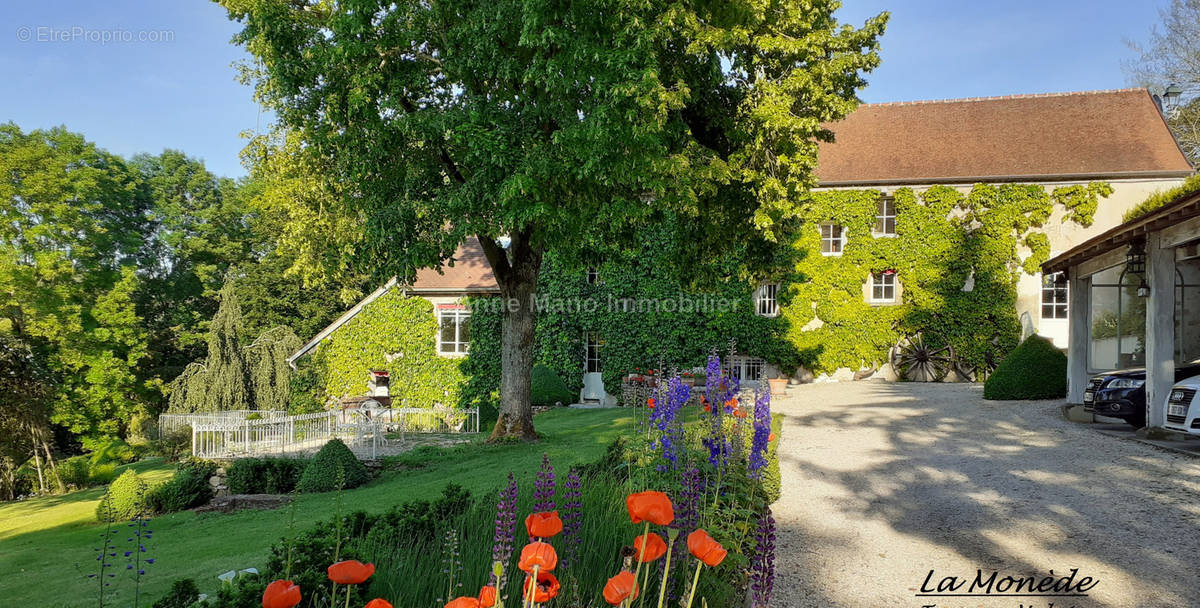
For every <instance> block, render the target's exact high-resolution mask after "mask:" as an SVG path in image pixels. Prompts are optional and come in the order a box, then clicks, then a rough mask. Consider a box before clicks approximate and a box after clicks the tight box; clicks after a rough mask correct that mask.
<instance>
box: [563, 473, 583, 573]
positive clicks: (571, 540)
mask: <svg viewBox="0 0 1200 608" xmlns="http://www.w3.org/2000/svg"><path fill="white" fill-rule="evenodd" d="M582 488H583V481H582V480H581V479H579V472H578V471H576V470H575V469H574V468H572V469H571V470H570V472H568V473H567V481H566V483H564V484H563V512H562V520H563V545H564V551H563V558H562V560H561V562H560V563H561V565H562V567H564V568H566V567H569V566H570V565H571V564H572V563H574V562H575V560H576V559H577V558H578V557H579V547H580V544H582V542H583V537H582V536H581V535H580V532H581V531H582V528H583V503H582V502H581V500H580V499H581V497H582V496H583V492H582Z"/></svg>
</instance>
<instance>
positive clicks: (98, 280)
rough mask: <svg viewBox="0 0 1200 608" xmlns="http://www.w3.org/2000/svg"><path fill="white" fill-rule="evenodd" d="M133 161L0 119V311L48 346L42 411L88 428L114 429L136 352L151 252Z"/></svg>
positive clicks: (123, 413) (145, 204) (18, 333)
mask: <svg viewBox="0 0 1200 608" xmlns="http://www.w3.org/2000/svg"><path fill="white" fill-rule="evenodd" d="M149 207H150V201H149V197H148V196H147V194H146V191H145V190H144V189H143V188H142V186H141V179H140V176H139V174H138V172H137V171H135V170H134V169H132V168H130V167H129V166H128V164H127V163H125V162H124V161H123V160H122V159H121V158H119V157H116V156H113V155H111V154H109V153H107V152H105V151H103V150H101V149H99V148H97V147H96V146H95V145H94V144H92V143H91V142H88V141H86V140H85V139H84V138H83V137H82V136H81V135H79V134H77V133H71V132H69V131H67V130H66V129H64V128H61V127H59V128H54V129H49V130H34V131H30V132H28V133H25V132H22V131H21V129H19V128H18V127H17V126H16V125H14V124H11V123H9V124H5V125H0V316H2V317H3V318H4V320H5V323H4V326H5V327H4V328H3V329H4V330H5V331H7V332H8V333H10V334H12V335H13V336H14V337H16V338H17V339H20V340H24V341H40V342H42V343H44V344H46V345H47V352H48V353H49V354H48V357H47V364H48V365H49V366H50V367H51V369H52V371H54V372H55V373H56V374H57V375H58V377H59V378H60V382H59V383H58V384H57V386H56V406H55V412H54V416H53V419H54V421H55V422H58V423H60V424H63V425H64V426H66V427H67V428H68V429H70V430H71V431H73V432H76V433H81V434H85V435H87V436H89V437H93V438H94V437H98V436H103V435H116V434H119V433H121V432H122V431H123V425H124V424H125V422H126V421H127V419H128V416H127V414H128V412H129V411H131V409H132V407H133V404H136V403H137V400H138V399H140V398H142V396H143V395H142V389H143V386H142V385H141V384H140V383H139V382H138V378H137V375H136V373H135V369H134V368H136V366H137V365H138V364H139V361H140V360H141V359H142V357H143V356H144V353H145V338H144V336H143V335H142V334H141V333H140V331H139V329H138V327H137V325H138V319H137V316H136V314H135V312H134V310H133V301H132V294H133V292H134V291H135V290H136V289H137V285H138V278H137V276H135V273H134V269H135V268H137V267H138V266H139V265H142V264H144V263H145V261H146V260H147V259H148V258H149V257H151V255H152V253H151V252H150V248H149V246H148V239H147V234H148V231H149V229H148V226H149V217H148V212H149Z"/></svg>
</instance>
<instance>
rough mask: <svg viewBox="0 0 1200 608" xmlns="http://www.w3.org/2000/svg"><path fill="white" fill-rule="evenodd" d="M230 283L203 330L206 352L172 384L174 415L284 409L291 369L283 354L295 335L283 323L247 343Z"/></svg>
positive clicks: (297, 344)
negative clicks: (206, 353)
mask: <svg viewBox="0 0 1200 608" xmlns="http://www.w3.org/2000/svg"><path fill="white" fill-rule="evenodd" d="M243 334H244V327H243V321H242V311H241V307H240V306H239V305H238V299H237V294H236V293H235V292H234V289H233V283H232V282H227V283H226V284H225V286H224V287H223V288H222V289H221V305H220V307H219V308H218V309H217V314H216V315H215V316H214V317H213V320H212V324H211V325H210V326H209V330H208V356H207V357H206V358H205V360H204V361H197V362H194V363H191V364H189V365H188V366H187V367H186V368H184V370H183V373H182V374H180V375H179V377H178V378H176V379H175V381H174V382H172V383H171V387H170V395H169V401H168V407H167V411H168V412H170V413H173V414H187V413H194V412H220V411H226V410H241V409H253V410H284V409H287V406H288V392H289V387H290V384H291V379H292V370H291V368H290V367H288V365H287V357H288V355H290V354H291V353H292V352H294V351H295V350H296V349H298V348H300V345H301V341H300V338H298V337H296V334H295V333H293V332H292V330H291V329H289V328H287V327H283V326H279V327H274V328H271V329H268V330H267V331H264V332H263V333H262V334H260V335H259V336H258V338H257V339H255V340H254V342H252V343H251V344H249V345H246V344H245V340H244V338H243Z"/></svg>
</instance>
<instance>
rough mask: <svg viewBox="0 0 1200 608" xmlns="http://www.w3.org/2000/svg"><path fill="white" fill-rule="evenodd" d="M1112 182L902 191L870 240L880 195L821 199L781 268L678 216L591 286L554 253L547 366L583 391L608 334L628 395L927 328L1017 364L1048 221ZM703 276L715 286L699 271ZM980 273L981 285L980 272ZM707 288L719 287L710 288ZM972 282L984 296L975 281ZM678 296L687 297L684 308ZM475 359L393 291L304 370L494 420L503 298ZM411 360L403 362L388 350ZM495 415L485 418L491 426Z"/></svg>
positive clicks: (841, 360) (548, 273) (541, 325)
mask: <svg viewBox="0 0 1200 608" xmlns="http://www.w3.org/2000/svg"><path fill="white" fill-rule="evenodd" d="M1111 191H1112V190H1111V188H1110V187H1109V186H1108V185H1107V184H1104V183H1093V184H1089V185H1075V186H1063V187H1059V188H1055V189H1052V190H1047V189H1046V188H1044V187H1042V186H1035V185H1020V184H1006V185H988V184H981V185H977V186H975V187H973V188H972V189H970V191H969V192H963V191H961V190H959V189H955V188H952V187H948V186H935V187H932V188H930V189H928V190H925V191H923V192H920V193H917V192H915V191H913V190H911V189H900V190H897V191H896V192H894V193H893V195H892V196H893V199H894V201H895V209H896V216H897V221H896V235H895V236H891V237H877V236H873V235H872V234H871V231H872V229H873V227H874V225H875V217H876V213H877V208H878V202H879V200H880V197H881V196H882V195H881V193H880V192H879V191H877V190H837V191H824V192H815V193H812V194H811V195H810V199H809V201H807V203H808V204H807V205H806V206H805V207H804V209H805V210H804V212H803V214H802V216H801V217H800V218H797V219H798V220H799V222H800V223H799V225H800V226H801V228H799V229H798V231H797V232H796V233H795V235H794V236H795V238H794V240H792V241H791V242H788V243H783V244H781V245H779V248H780V249H781V253H780V259H784V260H788V262H787V263H786V264H785V265H784V268H783V269H782V270H776V271H775V272H773V273H766V274H765V275H764V276H763V277H752V276H748V275H746V274H745V272H744V268H743V267H742V266H743V265H742V264H741V263H740V262H739V261H738V260H737V259H728V260H700V261H696V262H695V263H694V264H680V263H678V262H677V261H676V260H675V259H674V258H673V257H672V255H673V254H672V252H673V251H676V250H677V249H676V248H673V247H671V246H670V243H671V240H672V239H674V238H677V236H676V235H677V233H676V232H675V230H674V228H673V227H672V226H669V225H664V226H657V227H653V228H649V229H647V230H646V231H645V239H644V243H645V245H644V246H643V247H641V248H640V249H639V250H637V251H632V252H629V253H627V254H625V255H621V256H619V257H615V258H611V259H607V260H605V261H604V262H602V263H601V264H599V265H598V266H597V268H596V269H597V270H598V276H599V280H598V281H597V282H595V283H589V282H588V279H587V273H586V271H585V270H584V269H581V268H572V267H568V266H565V265H564V264H563V263H562V262H561V261H560V260H559V259H558V258H557V257H556V256H554V255H553V254H550V255H547V256H546V259H545V263H544V267H543V270H542V273H541V276H540V279H539V284H538V292H539V296H538V297H539V308H540V313H539V317H538V325H537V346H536V362H537V363H541V364H544V365H546V366H548V367H550V368H551V369H553V370H554V371H555V372H556V373H558V374H559V376H560V377H561V378H562V379H563V380H564V381H565V382H566V383H567V386H568V387H569V388H570V389H571V390H572V391H578V390H579V389H580V387H581V384H582V378H583V372H584V341H583V340H584V335H585V333H586V332H597V333H599V334H600V335H601V336H602V337H603V338H604V340H605V346H604V348H603V350H602V351H601V365H602V370H603V376H604V382H605V385H606V386H607V388H608V390H609V392H610V393H614V394H616V393H619V386H620V379H621V376H622V375H623V374H624V373H626V372H629V371H632V370H634V369H635V368H643V369H646V368H654V367H658V366H660V365H678V366H683V367H691V366H703V365H704V363H705V360H706V356H707V354H708V353H709V351H710V349H712V348H714V347H716V348H719V349H721V350H724V348H725V347H726V346H727V345H728V344H729V341H730V340H735V341H736V345H737V350H738V352H739V353H741V354H744V355H748V356H753V357H760V358H763V359H765V360H766V361H767V362H768V363H771V364H772V365H774V366H776V367H778V368H779V369H781V370H783V371H784V372H785V373H787V372H790V371H791V370H793V369H795V368H796V366H798V365H803V366H805V367H807V368H809V369H810V370H812V371H814V372H816V373H821V372H833V371H835V370H837V369H838V368H843V367H845V368H850V369H860V368H877V367H879V366H880V365H882V364H883V363H884V362H885V361H886V358H887V354H888V351H889V349H890V348H891V347H892V346H893V345H894V344H895V343H896V342H897V341H898V340H899V339H900V338H901V337H902V336H905V335H908V334H911V333H914V332H916V331H919V330H925V331H927V332H929V331H930V330H932V332H931V333H935V334H936V335H937V336H940V337H942V338H944V339H945V340H946V341H948V342H949V343H950V344H951V345H952V346H953V347H954V349H955V351H956V353H957V354H958V356H959V357H962V358H964V359H966V360H968V361H970V362H973V363H975V364H976V365H978V364H981V363H983V362H984V361H985V359H986V357H987V356H988V353H989V351H990V352H991V354H992V356H993V358H994V359H995V360H999V359H1001V358H1003V356H1004V355H1006V354H1007V353H1008V352H1009V351H1010V350H1011V349H1012V348H1014V347H1015V346H1016V344H1017V341H1018V339H1019V337H1020V326H1019V324H1018V321H1017V313H1016V298H1017V292H1016V284H1017V279H1018V277H1019V276H1020V273H1022V272H1029V273H1035V272H1037V270H1038V267H1039V266H1040V264H1041V263H1042V262H1043V261H1045V260H1046V258H1047V257H1048V256H1049V253H1050V246H1049V241H1048V239H1047V237H1046V235H1045V234H1044V233H1043V232H1041V231H1040V230H1039V228H1041V227H1042V226H1043V225H1044V224H1045V223H1046V222H1047V221H1048V220H1049V218H1050V216H1051V213H1052V212H1053V211H1054V210H1055V208H1056V206H1058V207H1061V208H1062V209H1064V210H1065V214H1064V217H1065V219H1064V221H1069V222H1073V223H1077V224H1080V225H1083V226H1087V225H1090V224H1091V222H1092V218H1093V215H1094V214H1095V212H1096V209H1097V205H1098V202H1099V200H1100V199H1101V198H1103V197H1105V196H1108V194H1110V193H1111ZM823 223H832V224H837V225H840V226H843V227H844V229H845V230H846V239H847V240H846V244H845V247H844V249H843V252H842V254H841V255H840V256H824V255H821V243H820V229H819V227H820V225H821V224H823ZM883 271H894V272H896V274H897V277H898V282H899V284H900V290H899V293H900V297H899V301H898V303H896V304H894V305H872V304H870V303H868V302H867V301H866V298H865V297H864V286H865V285H866V283H867V281H868V279H869V277H870V274H871V273H872V272H883ZM699 278H702V279H704V280H697V279H699ZM968 279H970V280H968ZM762 282H779V283H781V288H780V291H779V300H780V309H781V314H780V315H779V316H778V317H774V318H771V317H762V316H759V315H756V314H755V309H754V299H753V298H754V290H755V288H756V287H757V286H758V285H759V284H760V283H762ZM695 285H704V286H705V287H704V288H697V287H695ZM968 285H970V288H969V289H966V288H965V287H966V286H968ZM672 302H673V303H672ZM468 304H469V305H470V307H471V309H472V315H471V344H470V355H468V356H467V357H465V358H461V359H450V358H444V357H441V356H439V355H438V354H437V353H436V339H435V338H436V331H437V321H436V319H435V317H434V314H433V308H432V305H431V304H430V303H429V302H427V301H426V300H423V299H421V298H417V297H404V296H402V295H401V293H400V292H399V291H393V292H389V293H388V294H386V295H384V296H381V297H380V298H379V299H377V300H376V301H375V302H372V303H371V304H370V305H368V306H367V307H365V308H364V309H363V311H362V312H361V313H359V315H357V316H356V317H355V318H354V319H352V320H351V321H349V322H348V323H346V324H345V325H344V326H342V327H341V328H340V329H339V330H338V331H336V332H334V334H333V336H331V337H330V339H329V340H327V341H326V342H325V343H323V344H322V345H321V346H320V347H319V348H318V349H317V352H316V354H315V356H314V357H311V359H312V361H311V362H309V363H308V364H307V367H306V369H308V370H315V371H310V372H308V374H307V375H306V374H305V373H304V372H303V371H302V373H301V374H300V376H299V377H300V378H309V382H310V383H313V382H314V381H313V380H312V379H311V378H313V377H319V378H320V380H319V382H315V383H316V384H319V385H320V386H321V387H322V388H323V390H324V391H325V393H326V394H327V395H330V396H334V397H336V396H345V395H361V394H364V393H365V392H366V390H367V372H368V371H369V370H371V369H387V370H389V371H391V373H392V395H393V397H395V398H398V399H403V400H405V401H406V403H407V404H408V405H410V406H416V407H422V406H428V405H432V404H434V403H441V404H455V403H457V404H459V405H460V406H463V407H472V406H482V407H481V412H482V414H483V418H484V420H485V421H486V420H487V419H489V418H494V416H495V413H496V409H495V408H496V405H497V404H498V400H499V379H500V364H501V363H500V325H501V313H500V310H499V307H497V306H489V305H488V304H487V302H486V301H481V300H478V299H472V300H470V301H469V302H468ZM396 353H403V356H402V357H391V358H390V360H389V357H388V355H393V354H396ZM485 424H486V422H485Z"/></svg>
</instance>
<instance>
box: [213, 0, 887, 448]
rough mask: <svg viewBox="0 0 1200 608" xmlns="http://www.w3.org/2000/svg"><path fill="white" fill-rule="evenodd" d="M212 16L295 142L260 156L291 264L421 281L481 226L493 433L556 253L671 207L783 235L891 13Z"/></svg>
mask: <svg viewBox="0 0 1200 608" xmlns="http://www.w3.org/2000/svg"><path fill="white" fill-rule="evenodd" d="M221 4H223V5H224V6H225V7H226V8H227V9H228V10H229V13H230V16H231V17H232V18H234V19H237V20H239V21H241V22H242V23H243V25H244V28H243V30H242V32H241V33H240V34H239V35H238V36H237V38H236V39H237V40H238V41H239V42H241V43H242V44H244V45H245V46H246V48H247V50H249V51H250V52H251V54H252V55H253V56H254V58H255V59H256V63H255V64H254V66H253V67H252V68H248V70H247V77H248V78H249V79H251V80H254V81H255V82H256V83H257V95H258V97H259V99H260V100H262V101H263V102H264V104H265V105H267V107H268V108H269V109H271V110H272V111H274V112H275V113H276V115H277V116H278V117H279V121H280V125H281V126H282V127H283V129H284V131H285V134H284V135H282V136H281V137H280V138H278V139H276V141H274V142H260V145H259V146H257V147H256V148H252V150H251V153H250V154H251V157H252V159H254V160H255V162H256V163H257V165H258V166H260V167H265V168H268V170H270V169H271V168H272V167H274V169H275V170H276V171H279V170H283V172H284V174H285V175H287V176H289V178H290V179H289V180H287V181H285V182H282V183H284V184H286V185H287V186H288V187H291V188H297V189H298V190H299V193H300V194H301V196H294V197H288V198H287V199H286V201H288V202H286V203H285V205H287V207H288V208H289V217H290V218H291V220H292V221H293V223H294V224H296V225H295V226H294V227H291V228H288V229H285V231H284V233H285V236H290V237H294V238H295V241H296V242H295V243H293V245H292V247H293V248H295V249H296V250H298V251H301V252H303V253H305V254H306V255H304V256H297V258H296V259H297V264H298V265H299V267H298V268H297V271H298V272H301V273H310V274H312V275H313V278H314V279H320V278H321V277H322V275H328V274H329V273H330V271H332V272H333V273H335V274H342V273H345V272H346V271H347V270H349V271H350V272H352V273H370V274H373V275H374V276H375V277H377V278H379V279H382V278H385V277H388V276H392V275H396V276H400V277H402V278H404V277H412V276H413V274H414V272H415V269H417V268H419V267H423V266H432V265H436V264H439V263H441V262H443V261H444V260H446V259H448V258H449V257H450V256H451V255H452V254H453V252H454V251H455V249H456V248H457V247H458V246H459V244H461V243H462V242H463V241H464V240H465V239H466V238H468V237H470V236H475V237H478V238H479V241H480V243H481V244H482V247H483V249H484V252H485V253H486V255H487V258H488V261H489V262H490V264H491V266H492V270H493V272H494V274H495V275H496V278H497V282H498V283H499V285H500V288H501V291H502V293H503V294H504V296H505V297H507V298H510V299H512V300H513V301H516V302H518V303H519V305H518V307H517V308H516V309H514V310H510V311H508V312H506V315H505V319H504V332H503V333H504V338H503V341H504V345H503V348H502V358H503V361H504V363H503V367H504V374H503V379H502V383H501V401H502V413H501V419H500V421H499V422H498V425H497V430H496V432H495V434H494V435H495V436H500V435H520V436H522V437H526V438H531V437H533V436H534V434H533V431H532V425H531V422H530V408H529V372H530V367H531V366H532V348H533V328H534V322H533V319H534V316H535V315H536V311H534V310H531V308H532V307H531V306H529V305H528V304H527V302H528V300H529V299H530V297H531V296H532V295H533V294H534V293H535V292H536V283H537V276H538V272H539V270H540V267H541V263H542V259H543V255H544V254H545V252H546V251H548V250H555V251H559V252H562V253H563V255H564V256H565V258H566V259H567V261H568V262H570V261H571V258H576V259H575V262H577V263H582V262H585V261H588V260H589V259H591V260H594V259H595V258H596V257H597V256H599V255H601V254H603V253H604V252H606V251H611V250H613V249H622V248H624V247H627V246H628V245H630V244H631V243H633V242H634V241H635V240H636V239H637V229H638V227H640V226H644V225H645V224H646V223H648V222H657V221H663V220H664V218H667V217H673V218H679V221H681V222H683V223H684V224H687V225H689V226H691V227H692V230H691V232H692V234H694V235H695V237H696V238H694V239H690V240H686V241H684V242H686V243H689V244H691V245H694V246H696V247H697V248H703V249H704V250H705V251H706V253H707V255H709V256H712V255H716V254H719V252H720V251H722V250H723V249H724V248H725V247H727V246H729V245H731V244H733V243H736V242H738V241H740V240H741V237H744V236H746V235H751V234H765V235H767V236H768V237H769V236H771V235H772V232H773V231H774V230H777V229H779V228H780V227H782V226H783V225H784V224H785V223H786V221H787V220H788V218H790V217H793V216H794V215H795V212H796V208H797V206H798V203H797V201H798V198H799V196H798V195H799V194H801V193H802V192H804V191H805V190H806V189H807V188H808V187H809V186H811V185H812V184H813V180H814V178H813V175H812V173H813V168H814V167H815V165H816V148H817V141H818V140H821V139H828V138H830V136H831V135H830V133H829V131H828V130H826V129H825V128H824V126H823V123H826V122H828V121H833V120H837V119H839V118H841V117H843V116H845V115H846V114H847V113H849V112H850V111H851V110H852V109H853V108H854V107H855V105H856V103H857V100H856V99H855V91H856V90H857V89H858V88H859V87H861V86H862V85H863V84H864V81H863V78H862V74H863V72H865V71H868V70H870V69H872V68H874V67H875V66H876V65H877V64H878V61H879V58H878V55H877V53H876V49H877V46H878V45H877V39H878V37H879V36H880V35H881V34H882V32H883V28H884V24H885V22H886V15H880V16H878V17H875V18H872V19H870V20H868V21H867V23H866V24H865V25H864V26H863V27H861V28H858V29H855V28H853V27H849V26H844V25H840V24H839V23H838V22H837V20H836V19H835V18H834V16H833V13H834V11H835V10H836V9H837V8H838V6H839V3H837V2H834V1H832V0H817V1H815V2H804V3H799V2H772V3H765V4H764V3H759V2H750V1H747V0H742V1H734V2H720V3H714V2H680V3H669V4H668V3H637V2H623V1H619V0H616V1H614V0H589V1H583V2H571V3H558V2H518V1H516V0H499V1H495V2H487V3H474V2H437V3H400V4H396V3H392V2H383V1H381V0H357V1H352V2H339V3H328V2H308V1H295V0H222V1H221ZM281 159H283V160H281ZM305 175H309V176H315V179H310V180H309V181H305V179H304V177H305ZM280 200H284V199H282V197H281V199H280ZM522 302H524V303H525V304H520V303H522Z"/></svg>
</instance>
